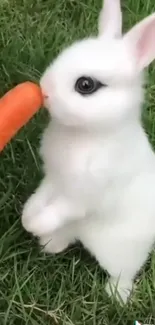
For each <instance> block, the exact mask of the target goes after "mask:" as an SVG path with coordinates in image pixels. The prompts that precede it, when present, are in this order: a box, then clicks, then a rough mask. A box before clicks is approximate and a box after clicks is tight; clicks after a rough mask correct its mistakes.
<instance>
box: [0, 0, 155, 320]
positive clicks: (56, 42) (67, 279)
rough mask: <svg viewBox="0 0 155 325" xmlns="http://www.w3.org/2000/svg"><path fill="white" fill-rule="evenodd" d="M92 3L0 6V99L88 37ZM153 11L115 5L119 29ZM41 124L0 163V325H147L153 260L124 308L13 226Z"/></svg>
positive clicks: (151, 314)
mask: <svg viewBox="0 0 155 325" xmlns="http://www.w3.org/2000/svg"><path fill="white" fill-rule="evenodd" d="M100 7H101V1H100V0H35V1H28V0H1V1H0V94H3V93H4V92H5V91H6V90H8V89H9V88H11V87H12V86H13V85H15V84H17V83H19V82H22V81H25V80H38V78H39V77H40V75H41V73H42V71H43V70H44V68H45V67H46V65H47V64H48V62H50V60H52V59H53V57H55V55H56V54H57V53H58V52H59V51H60V50H61V49H62V48H63V47H65V46H66V44H69V43H70V42H72V40H75V39H77V38H81V37H83V36H86V35H88V34H89V33H92V32H93V33H94V32H96V28H97V21H96V19H97V15H98V12H99V8H100ZM153 10H155V2H154V0H149V1H145V0H141V1H140V0H136V1H135V0H126V1H124V2H123V12H124V15H125V16H124V24H125V29H126V28H127V27H129V26H132V24H133V23H135V22H136V21H137V20H140V19H141V18H143V17H145V16H146V15H147V14H149V13H151V12H152V11H153ZM154 81H155V70H154V66H152V67H151V69H150V70H149V80H148V87H147V88H148V89H147V100H146V105H145V110H144V123H145V127H146V130H147V132H148V134H149V137H150V139H151V141H152V144H153V146H155V123H154V120H155V86H154ZM46 121H47V114H46V113H45V112H44V111H41V112H40V113H39V114H38V115H37V116H36V117H35V118H34V119H33V120H32V121H31V122H30V123H29V124H28V125H27V126H26V127H24V128H23V130H22V131H21V132H20V133H18V135H17V136H16V138H15V139H13V141H11V143H10V144H9V145H8V146H7V148H6V149H5V150H4V152H3V153H2V154H1V159H0V325H2V324H4V325H6V324H7V325H18V324H19V325H23V324H24V325H31V324H32V325H41V324H42V325H51V324H52V325H57V324H63V325H73V324H74V325H117V324H120V325H121V324H122V325H125V324H133V321H134V320H135V319H137V320H139V321H140V320H141V321H142V322H143V323H148V324H151V323H152V324H154V323H155V307H154V306H155V305H154V301H155V255H154V254H152V255H151V258H150V260H149V261H148V263H147V264H146V265H145V267H144V268H143V270H142V272H141V274H140V275H139V276H138V278H137V281H136V284H137V286H136V289H135V294H134V296H133V298H132V303H130V304H129V305H128V306H127V307H126V308H123V309H122V308H121V307H120V306H118V305H117V304H114V303H112V302H111V301H110V300H109V299H108V298H107V296H106V294H105V291H104V285H105V277H106V274H105V273H104V271H103V270H101V268H100V267H99V266H98V264H97V263H96V261H94V260H93V259H92V258H91V257H90V256H89V254H88V253H87V252H85V251H84V250H83V249H82V248H81V247H75V248H72V249H70V250H69V251H67V252H65V253H63V254H60V255H58V256H44V255H43V253H41V252H40V250H39V248H38V246H37V243H36V242H35V240H34V239H32V238H31V237H30V236H29V235H28V234H27V233H25V232H24V230H23V229H22V226H21V223H20V214H21V209H22V205H23V203H24V202H25V201H26V199H27V197H28V196H29V195H30V194H31V192H32V191H33V189H35V187H36V186H37V183H38V181H39V179H40V178H41V168H40V161H39V158H38V154H37V147H38V143H39V138H40V135H41V132H42V130H43V128H44V125H45V124H46Z"/></svg>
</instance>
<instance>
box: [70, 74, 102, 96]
mask: <svg viewBox="0 0 155 325" xmlns="http://www.w3.org/2000/svg"><path fill="white" fill-rule="evenodd" d="M103 86H104V85H103V84H102V83H101V82H100V81H98V80H96V79H92V78H90V77H81V78H79V79H78V80H77V81H76V84H75V90H76V91H77V92H78V93H80V94H81V95H90V94H92V93H94V92H95V91H97V90H98V89H99V88H101V87H103Z"/></svg>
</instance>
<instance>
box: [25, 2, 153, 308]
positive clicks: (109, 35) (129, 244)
mask: <svg viewBox="0 0 155 325" xmlns="http://www.w3.org/2000/svg"><path fill="white" fill-rule="evenodd" d="M121 16H122V15H121V9H120V3H119V0H105V1H104V7H103V9H102V11H101V14H100V18H99V36H98V37H94V38H93V37H92V38H88V39H85V40H82V41H79V42H77V43H74V44H73V45H72V46H71V47H69V48H67V49H66V50H64V51H63V52H62V53H61V54H60V55H59V56H58V58H57V59H56V60H55V61H54V63H52V64H51V65H50V66H49V67H48V68H47V70H46V71H45V73H44V74H43V76H42V78H41V82H40V84H41V87H42V90H43V93H44V94H45V96H46V99H45V106H46V107H47V108H48V110H49V113H50V114H51V116H52V120H51V122H50V123H49V125H48V127H47V129H46V130H45V133H44V135H43V139H42V143H41V156H42V158H43V161H44V172H45V177H44V179H43V180H42V182H41V185H40V186H39V188H38V189H37V190H36V193H34V194H33V195H32V196H31V197H30V199H29V200H28V202H27V203H26V205H25V207H24V210H23V215H22V224H23V226H24V228H25V229H26V230H27V231H28V232H31V233H33V234H34V235H35V236H38V237H39V238H40V244H41V245H45V248H44V250H45V251H46V252H51V253H58V252H60V251H62V250H64V249H65V248H66V247H67V246H68V245H69V244H71V243H73V242H75V241H76V240H80V241H81V243H82V244H83V245H84V247H85V248H86V249H88V250H89V251H90V253H91V254H93V255H94V256H95V258H96V259H97V261H98V262H99V264H100V265H101V267H103V268H104V269H106V270H107V271H108V273H109V275H110V279H109V281H108V283H107V286H106V290H107V292H108V293H109V295H111V294H114V292H115V291H117V292H116V297H117V298H118V299H120V301H123V302H124V303H125V302H126V301H127V298H128V297H129V295H130V292H131V289H132V285H133V280H134V278H135V276H136V274H137V272H138V271H139V270H140V268H141V267H142V266H143V264H144V262H145V261H146V259H147V257H148V254H149V253H150V251H151V249H152V247H153V244H154V241H155V156H154V153H153V150H152V148H151V146H150V144H149V142H148V139H147V136H146V134H145V131H144V130H143V128H142V125H141V104H142V101H143V76H142V72H143V69H144V68H145V67H146V66H148V65H149V64H150V63H151V62H152V61H153V59H154V58H155V14H153V15H151V16H149V17H148V18H146V19H144V20H143V21H142V22H140V23H139V24H137V25H136V26H135V27H134V28H132V29H131V30H130V31H129V32H127V33H126V34H125V35H122V33H121V28H122V26H121V25H122V17H121ZM116 287H117V288H116ZM116 289H117V290H116Z"/></svg>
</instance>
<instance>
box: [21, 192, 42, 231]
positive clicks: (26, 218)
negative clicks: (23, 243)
mask: <svg viewBox="0 0 155 325" xmlns="http://www.w3.org/2000/svg"><path fill="white" fill-rule="evenodd" d="M44 207H45V206H44V204H43V202H42V200H41V199H40V200H39V198H38V197H37V194H36V193H35V194H32V195H31V197H30V198H29V199H28V200H27V202H26V203H25V205H24V208H23V212H22V217H21V219H22V225H23V227H24V228H25V229H26V230H27V231H28V232H31V229H30V228H31V227H30V225H31V223H32V220H33V219H34V218H36V216H37V215H38V214H40V212H41V211H43V209H44Z"/></svg>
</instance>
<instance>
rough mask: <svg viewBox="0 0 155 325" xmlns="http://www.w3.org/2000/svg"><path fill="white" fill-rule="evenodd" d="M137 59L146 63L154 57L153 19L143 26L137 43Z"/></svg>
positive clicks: (154, 27) (143, 63)
mask: <svg viewBox="0 0 155 325" xmlns="http://www.w3.org/2000/svg"><path fill="white" fill-rule="evenodd" d="M137 52H138V53H137V55H138V60H140V62H141V63H142V65H144V66H146V65H148V64H149V63H150V62H151V61H152V60H153V59H154V57H155V19H153V20H152V21H151V22H150V23H149V24H147V25H146V26H144V27H143V29H142V32H141V35H140V38H139V40H138V43H137Z"/></svg>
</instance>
